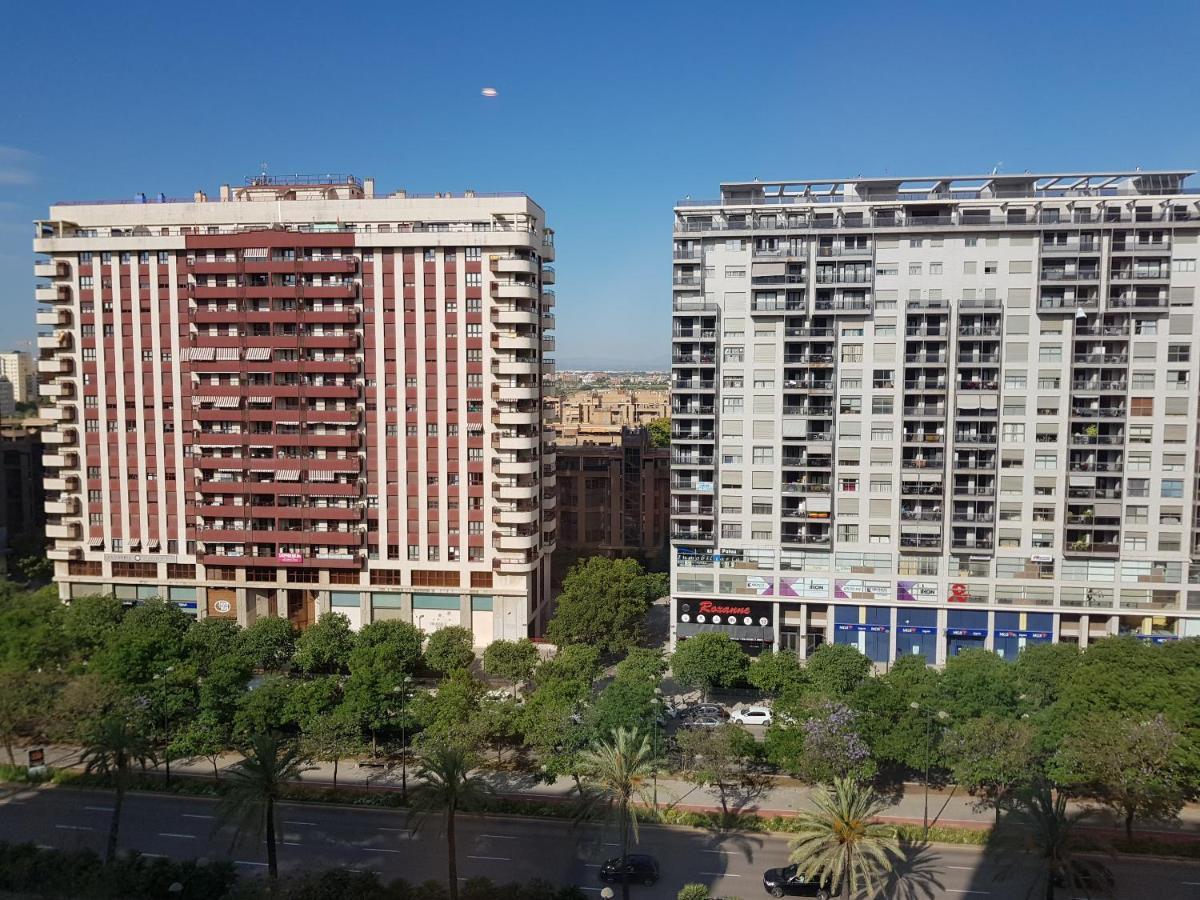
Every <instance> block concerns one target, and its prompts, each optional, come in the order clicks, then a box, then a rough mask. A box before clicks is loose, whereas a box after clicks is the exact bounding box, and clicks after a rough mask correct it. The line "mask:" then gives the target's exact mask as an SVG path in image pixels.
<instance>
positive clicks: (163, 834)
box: [158, 831, 196, 841]
mask: <svg viewBox="0 0 1200 900" xmlns="http://www.w3.org/2000/svg"><path fill="white" fill-rule="evenodd" d="M158 836H159V837H173V838H187V839H188V840H190V841H194V840H195V839H196V836H195V835H194V834H177V833H176V832H174V831H160V832H159V833H158Z"/></svg>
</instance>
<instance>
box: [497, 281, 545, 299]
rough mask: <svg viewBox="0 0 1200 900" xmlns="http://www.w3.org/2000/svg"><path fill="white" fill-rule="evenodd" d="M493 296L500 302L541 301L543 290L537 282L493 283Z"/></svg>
mask: <svg viewBox="0 0 1200 900" xmlns="http://www.w3.org/2000/svg"><path fill="white" fill-rule="evenodd" d="M492 296H493V297H495V298H497V299H499V300H541V297H542V290H541V288H540V287H538V285H537V283H536V282H524V281H493V282H492Z"/></svg>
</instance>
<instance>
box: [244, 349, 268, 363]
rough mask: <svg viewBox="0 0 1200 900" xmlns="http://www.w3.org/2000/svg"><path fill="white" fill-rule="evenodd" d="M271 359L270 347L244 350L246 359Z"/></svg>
mask: <svg viewBox="0 0 1200 900" xmlns="http://www.w3.org/2000/svg"><path fill="white" fill-rule="evenodd" d="M270 358H271V348H270V347H249V348H247V350H246V359H252V360H263V359H270Z"/></svg>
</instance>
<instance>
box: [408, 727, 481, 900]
mask: <svg viewBox="0 0 1200 900" xmlns="http://www.w3.org/2000/svg"><path fill="white" fill-rule="evenodd" d="M476 762H477V760H476V758H475V757H474V756H473V755H472V754H471V753H470V752H469V751H468V750H466V749H464V748H462V747H455V746H447V745H441V746H434V747H430V748H429V749H427V750H426V751H425V752H424V753H423V754H422V755H421V758H420V765H419V767H418V769H417V780H418V784H417V786H416V787H415V788H414V789H413V791H412V795H411V796H412V802H411V806H412V810H413V812H414V813H415V814H416V815H417V816H418V819H417V821H418V823H419V822H421V821H422V820H423V817H424V816H425V815H428V814H437V815H439V816H440V817H441V818H442V821H443V822H444V824H445V831H446V859H447V871H446V884H447V886H448V887H449V889H450V900H457V898H458V844H457V838H456V835H455V817H456V816H457V815H458V813H459V812H469V811H471V810H476V809H479V808H481V807H482V806H483V805H484V804H485V802H486V801H487V799H488V797H489V796H490V794H491V789H490V787H489V786H488V784H487V782H486V781H484V780H483V779H482V778H480V777H479V776H478V775H475V774H473V770H474V769H475V767H476Z"/></svg>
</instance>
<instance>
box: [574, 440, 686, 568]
mask: <svg viewBox="0 0 1200 900" xmlns="http://www.w3.org/2000/svg"><path fill="white" fill-rule="evenodd" d="M557 457H558V506H559V530H558V539H559V546H560V547H561V548H562V549H564V550H575V551H579V552H584V553H602V554H606V555H613V556H617V555H620V556H640V557H642V558H643V559H645V560H656V559H658V558H659V556H660V554H661V553H662V550H663V548H664V547H665V545H666V541H667V529H668V525H669V522H670V492H671V487H670V484H671V451H670V449H669V448H667V447H651V446H650V436H649V434H648V433H647V431H646V429H644V428H625V429H623V430H622V431H621V433H620V442H619V443H618V444H616V445H604V446H597V445H592V444H580V445H572V444H560V445H559V446H558V452H557Z"/></svg>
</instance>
